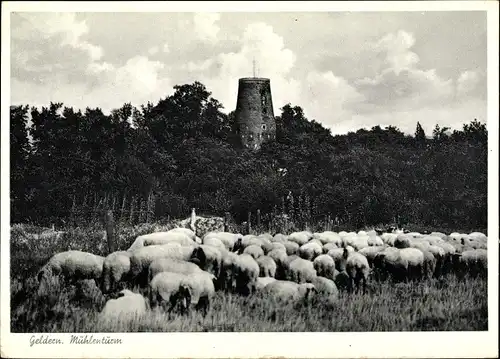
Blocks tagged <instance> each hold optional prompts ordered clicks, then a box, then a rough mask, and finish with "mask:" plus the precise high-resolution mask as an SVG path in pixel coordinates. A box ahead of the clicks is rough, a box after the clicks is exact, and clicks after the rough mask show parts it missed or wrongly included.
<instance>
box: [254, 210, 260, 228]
mask: <svg viewBox="0 0 500 359" xmlns="http://www.w3.org/2000/svg"><path fill="white" fill-rule="evenodd" d="M255 226H256V227H257V228H260V209H258V210H257V216H256V218H255Z"/></svg>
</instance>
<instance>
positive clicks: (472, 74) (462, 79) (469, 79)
mask: <svg viewBox="0 0 500 359" xmlns="http://www.w3.org/2000/svg"><path fill="white" fill-rule="evenodd" d="M479 81H480V77H479V74H478V73H477V72H476V71H464V72H462V73H461V74H460V76H459V77H458V80H457V95H458V96H459V97H462V96H466V95H468V94H469V93H471V92H473V91H474V90H475V89H476V87H477V86H478V84H479Z"/></svg>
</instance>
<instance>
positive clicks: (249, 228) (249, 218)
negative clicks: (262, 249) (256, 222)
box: [247, 211, 252, 234]
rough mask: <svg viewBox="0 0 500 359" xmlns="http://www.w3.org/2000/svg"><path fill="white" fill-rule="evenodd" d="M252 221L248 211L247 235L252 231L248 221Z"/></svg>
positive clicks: (250, 213)
mask: <svg viewBox="0 0 500 359" xmlns="http://www.w3.org/2000/svg"><path fill="white" fill-rule="evenodd" d="M251 220H252V212H250V211H248V217H247V234H250V232H251V231H252V225H251V223H250V221H251Z"/></svg>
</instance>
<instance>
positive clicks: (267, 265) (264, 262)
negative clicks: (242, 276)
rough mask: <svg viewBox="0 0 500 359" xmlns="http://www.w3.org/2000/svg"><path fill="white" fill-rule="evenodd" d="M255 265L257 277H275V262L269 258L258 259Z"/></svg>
mask: <svg viewBox="0 0 500 359" xmlns="http://www.w3.org/2000/svg"><path fill="white" fill-rule="evenodd" d="M257 264H258V265H259V275H260V276H261V277H274V276H275V275H276V268H277V266H276V262H275V261H274V260H273V259H272V258H271V257H268V256H261V257H258V258H257Z"/></svg>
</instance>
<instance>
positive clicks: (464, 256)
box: [452, 249, 488, 277]
mask: <svg viewBox="0 0 500 359" xmlns="http://www.w3.org/2000/svg"><path fill="white" fill-rule="evenodd" d="M452 260H453V266H454V268H455V271H456V273H457V274H458V275H459V276H460V277H463V276H464V275H465V274H466V273H469V275H471V276H473V277H475V276H481V277H486V276H487V275H488V252H487V251H486V250H485V249H472V250H468V251H465V252H462V253H454V254H453V255H452Z"/></svg>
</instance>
